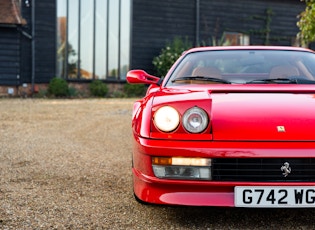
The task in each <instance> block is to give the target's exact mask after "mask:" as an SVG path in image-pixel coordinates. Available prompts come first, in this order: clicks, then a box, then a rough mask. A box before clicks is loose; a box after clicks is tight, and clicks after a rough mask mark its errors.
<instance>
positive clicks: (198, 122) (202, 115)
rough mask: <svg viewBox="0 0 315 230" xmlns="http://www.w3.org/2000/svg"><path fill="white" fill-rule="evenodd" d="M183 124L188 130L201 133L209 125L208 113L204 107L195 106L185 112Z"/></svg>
mask: <svg viewBox="0 0 315 230" xmlns="http://www.w3.org/2000/svg"><path fill="white" fill-rule="evenodd" d="M183 125H184V127H185V129H186V130H187V131H188V132H191V133H201V132H202V131H204V130H205V129H206V128H207V126H208V115H207V113H206V112H205V111H204V110H203V109H201V108H199V107H193V108H191V109H188V110H187V111H186V112H185V113H184V116H183Z"/></svg>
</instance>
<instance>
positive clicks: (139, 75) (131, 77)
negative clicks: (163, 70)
mask: <svg viewBox="0 0 315 230" xmlns="http://www.w3.org/2000/svg"><path fill="white" fill-rule="evenodd" d="M126 79H127V82H128V83H134V84H156V85H160V78H159V77H155V76H153V75H150V74H148V73H147V72H145V71H143V70H130V71H129V72H128V73H127V77H126Z"/></svg>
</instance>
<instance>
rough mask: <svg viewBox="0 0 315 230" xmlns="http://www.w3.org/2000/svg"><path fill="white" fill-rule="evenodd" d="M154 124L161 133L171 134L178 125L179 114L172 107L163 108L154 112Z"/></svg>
mask: <svg viewBox="0 0 315 230" xmlns="http://www.w3.org/2000/svg"><path fill="white" fill-rule="evenodd" d="M154 124H155V125H156V127H157V128H158V129H159V130H161V131H163V132H171V131H173V130H175V129H176V128H177V126H178V124H179V114H178V112H177V110H176V109H174V108H173V107H171V106H163V107H161V108H159V109H158V110H157V111H156V112H155V114H154Z"/></svg>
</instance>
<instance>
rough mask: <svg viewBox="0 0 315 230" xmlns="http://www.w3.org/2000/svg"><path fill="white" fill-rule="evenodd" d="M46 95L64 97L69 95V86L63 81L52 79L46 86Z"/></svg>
mask: <svg viewBox="0 0 315 230" xmlns="http://www.w3.org/2000/svg"><path fill="white" fill-rule="evenodd" d="M48 94H49V95H53V96H55V97H66V96H68V95H69V86H68V83H67V81H66V80H65V79H62V78H57V77H55V78H53V79H51V81H50V82H49V85H48Z"/></svg>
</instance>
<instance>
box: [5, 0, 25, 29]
mask: <svg viewBox="0 0 315 230" xmlns="http://www.w3.org/2000/svg"><path fill="white" fill-rule="evenodd" d="M1 24H2V25H3V24H6V25H25V24H26V20H25V19H24V18H23V17H22V14H21V10H20V4H19V2H18V1H17V0H1V1H0V25H1Z"/></svg>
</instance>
